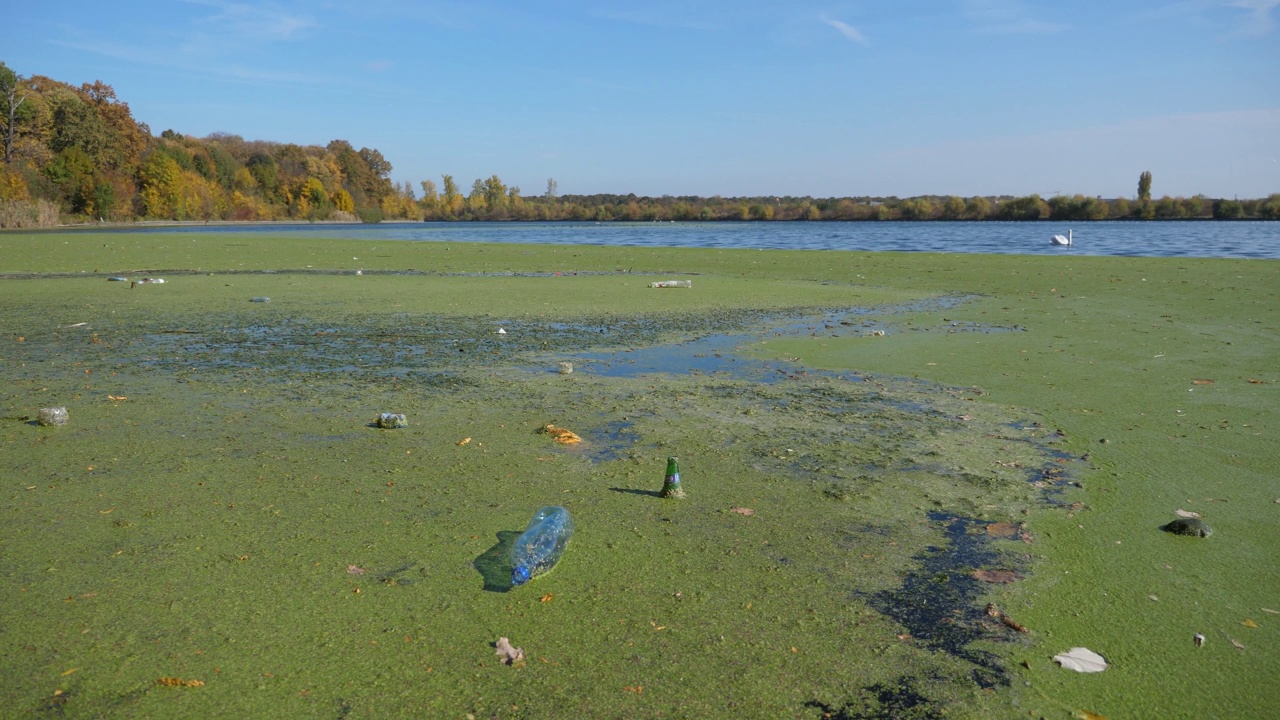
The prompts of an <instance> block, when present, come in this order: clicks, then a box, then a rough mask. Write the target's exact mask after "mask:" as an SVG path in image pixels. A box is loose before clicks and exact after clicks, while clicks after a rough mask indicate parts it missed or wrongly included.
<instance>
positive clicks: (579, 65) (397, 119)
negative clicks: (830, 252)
mask: <svg viewBox="0 0 1280 720" xmlns="http://www.w3.org/2000/svg"><path fill="white" fill-rule="evenodd" d="M12 6H13V7H10V8H9V9H7V10H6V11H5V13H4V23H3V26H2V27H0V61H3V62H5V63H6V64H7V65H9V67H10V68H11V69H13V70H14V71H15V72H17V73H18V74H20V75H23V76H28V75H46V76H49V77H52V78H54V79H56V80H61V81H63V82H68V83H72V84H76V85H78V84H80V83H83V82H91V81H93V80H102V81H103V82H106V83H107V84H109V85H112V86H113V87H114V88H115V90H116V94H117V96H118V97H119V98H120V99H121V100H123V101H125V102H127V103H128V104H129V106H130V108H131V109H132V111H133V115H134V117H135V118H136V119H138V120H140V121H142V122H145V123H147V124H148V125H149V126H150V127H151V130H152V132H153V133H156V134H158V133H159V132H160V131H162V130H165V129H173V130H175V131H177V132H181V133H184V134H187V135H194V136H198V137H201V136H205V135H208V134H210V133H213V132H226V133H232V134H235V135H240V136H242V137H244V138H246V139H249V140H258V139H260V140H272V141H277V142H294V143H299V144H303V145H310V144H318V145H324V144H326V143H328V142H329V141H330V140H333V139H335V138H341V139H345V140H348V141H350V142H351V143H352V144H353V145H355V146H356V147H357V148H359V147H362V146H367V147H373V148H377V149H378V150H380V151H381V152H382V154H383V155H384V156H385V157H386V158H387V159H388V160H389V161H390V162H391V163H392V165H393V166H394V170H393V171H392V178H393V179H394V180H396V181H397V182H404V181H407V182H409V183H410V184H411V185H412V186H413V187H414V189H415V190H417V189H418V188H419V182H420V181H421V180H424V179H431V180H434V181H435V182H436V183H437V184H439V182H440V176H441V175H442V174H445V173H448V174H450V175H453V177H454V178H455V180H457V181H458V182H459V184H460V185H462V186H463V187H470V185H471V182H472V181H473V180H475V179H476V178H485V177H489V176H490V175H494V174H496V175H498V176H499V177H500V178H502V179H503V181H505V182H506V183H507V184H508V185H517V186H519V187H520V188H521V189H522V191H523V192H524V194H525V195H537V194H541V193H542V192H544V191H545V190H546V185H547V178H555V179H556V181H557V183H558V185H559V190H560V192H561V194H565V193H597V192H607V193H628V192H634V193H636V194H638V195H664V194H669V195H703V196H711V195H723V196H741V195H812V196H817V197H831V196H858V195H898V196H902V197H907V196H914V195H925V194H940V195H947V194H954V195H961V196H971V195H996V194H1011V195H1026V194H1030V193H1039V194H1041V195H1043V196H1046V197H1047V196H1051V195H1055V194H1059V193H1062V194H1075V193H1083V194H1086V195H1102V196H1104V197H1131V196H1133V195H1134V194H1135V192H1136V187H1137V180H1138V175H1139V174H1140V173H1141V172H1142V171H1143V170H1150V171H1151V173H1152V175H1153V178H1154V182H1153V187H1152V190H1153V194H1154V195H1155V196H1157V197H1159V196H1161V195H1166V194H1167V195H1173V196H1179V195H1180V196H1190V195H1194V194H1198V193H1203V194H1205V195H1209V196H1211V197H1240V198H1255V197H1265V196H1266V195H1268V194H1270V193H1274V192H1280V0H1126V1H1124V2H1116V1H1115V0H1076V1H1073V2H1061V1H1056V0H877V1H874V2H872V1H867V2H827V3H810V2H806V0H777V1H774V0H734V1H732V2H730V1H727V0H725V1H721V0H709V1H706V2H703V1H700V0H684V1H682V2H671V1H670V0H653V1H651V2H634V0H633V1H630V2H611V1H603V2H601V1H596V2H586V1H578V0H544V1H543V2H541V3H527V2H523V3H517V2H501V1H497V0H471V1H466V2H463V1H458V2H453V1H445V2H433V1H430V0H428V1H425V2H408V1H407V0H356V1H354V2H350V1H347V2H327V1H321V2H291V1H280V2H265V3H260V2H234V1H228V0H133V1H130V2H109V1H99V2H83V1H81V0H66V1H59V2H46V3H35V2H21V3H12Z"/></svg>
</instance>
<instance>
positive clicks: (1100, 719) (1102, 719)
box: [1075, 710, 1107, 720]
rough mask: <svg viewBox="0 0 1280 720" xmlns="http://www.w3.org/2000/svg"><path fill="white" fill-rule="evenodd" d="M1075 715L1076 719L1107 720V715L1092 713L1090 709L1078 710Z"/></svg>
mask: <svg viewBox="0 0 1280 720" xmlns="http://www.w3.org/2000/svg"><path fill="white" fill-rule="evenodd" d="M1075 717H1076V720H1107V716H1106V715H1099V714H1098V713H1091V712H1089V711H1088V710H1077V711H1076V715H1075Z"/></svg>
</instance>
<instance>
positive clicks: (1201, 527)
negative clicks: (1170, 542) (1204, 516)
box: [1160, 517, 1213, 538]
mask: <svg viewBox="0 0 1280 720" xmlns="http://www.w3.org/2000/svg"><path fill="white" fill-rule="evenodd" d="M1160 529H1161V530H1164V531H1165V532H1170V533H1173V534H1174V535H1186V536H1187V537H1202V538H1206V537H1209V536H1210V535H1212V534H1213V528H1211V527H1209V525H1208V524H1207V523H1205V521H1203V520H1201V519H1200V518H1193V517H1184V518H1178V519H1177V520H1174V521H1173V522H1171V523H1166V524H1164V525H1161V526H1160Z"/></svg>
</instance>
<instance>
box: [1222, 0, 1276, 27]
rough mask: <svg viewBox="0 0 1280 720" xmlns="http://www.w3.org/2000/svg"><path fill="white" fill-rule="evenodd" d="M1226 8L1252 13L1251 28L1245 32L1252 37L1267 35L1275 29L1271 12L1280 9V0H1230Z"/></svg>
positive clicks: (1250, 18)
mask: <svg viewBox="0 0 1280 720" xmlns="http://www.w3.org/2000/svg"><path fill="white" fill-rule="evenodd" d="M1226 6H1227V7H1231V8H1239V9H1241V10H1248V11H1250V17H1249V20H1248V23H1249V27H1248V28H1247V29H1246V31H1245V32H1247V33H1249V34H1250V35H1266V34H1267V33H1269V32H1271V30H1272V29H1273V28H1274V27H1275V20H1274V19H1273V18H1272V17H1271V11H1272V10H1274V9H1276V8H1277V7H1280V0H1230V1H1229V2H1227V3H1226Z"/></svg>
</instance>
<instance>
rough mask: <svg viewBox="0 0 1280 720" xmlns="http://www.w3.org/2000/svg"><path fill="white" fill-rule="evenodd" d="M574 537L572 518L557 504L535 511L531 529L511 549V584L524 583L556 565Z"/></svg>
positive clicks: (530, 523)
mask: <svg viewBox="0 0 1280 720" xmlns="http://www.w3.org/2000/svg"><path fill="white" fill-rule="evenodd" d="M572 536H573V518H571V517H569V511H568V510H565V509H564V508H562V507H560V506H558V505H548V506H547V507H544V508H542V509H540V510H538V512H536V513H534V514H533V519H532V520H530V521H529V528H528V529H527V530H525V531H524V534H522V535H521V536H520V537H519V538H518V539H517V540H516V545H515V547H514V548H512V549H511V584H512V585H523V584H525V583H527V582H529V581H530V580H532V579H533V578H536V577H538V576H539V575H543V574H545V573H547V572H548V571H550V570H551V568H553V567H555V564H556V563H557V562H559V561H560V556H561V555H563V554H564V548H565V546H566V545H568V544H569V538H570V537H572Z"/></svg>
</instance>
